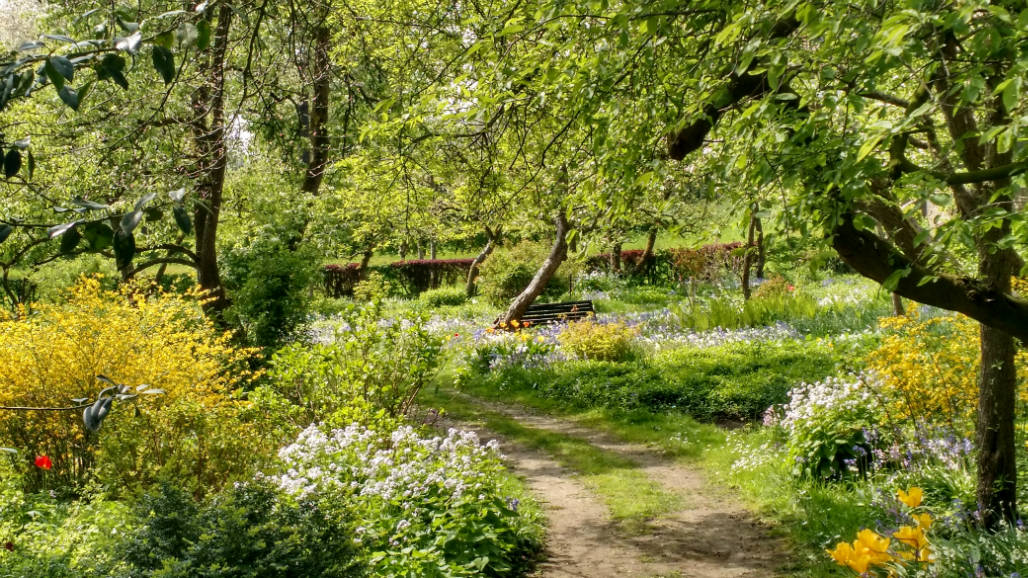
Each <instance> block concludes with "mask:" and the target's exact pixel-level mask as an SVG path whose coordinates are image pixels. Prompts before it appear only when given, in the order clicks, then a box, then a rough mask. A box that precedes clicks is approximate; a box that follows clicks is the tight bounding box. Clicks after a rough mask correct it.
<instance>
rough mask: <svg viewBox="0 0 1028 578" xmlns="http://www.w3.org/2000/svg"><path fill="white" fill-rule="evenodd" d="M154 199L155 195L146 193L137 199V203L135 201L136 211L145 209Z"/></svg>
mask: <svg viewBox="0 0 1028 578" xmlns="http://www.w3.org/2000/svg"><path fill="white" fill-rule="evenodd" d="M155 198H157V193H147V194H145V195H143V196H142V197H140V198H139V200H138V201H136V210H137V211H142V210H143V209H145V208H146V206H147V205H149V204H150V201H152V200H154V199H155Z"/></svg>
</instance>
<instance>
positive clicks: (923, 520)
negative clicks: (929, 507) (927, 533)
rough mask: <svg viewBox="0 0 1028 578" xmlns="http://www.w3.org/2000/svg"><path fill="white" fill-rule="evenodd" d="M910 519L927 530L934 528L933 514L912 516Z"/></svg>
mask: <svg viewBox="0 0 1028 578" xmlns="http://www.w3.org/2000/svg"><path fill="white" fill-rule="evenodd" d="M910 517H911V518H913V519H914V521H916V522H917V525H918V526H919V527H921V528H924V529H925V530H928V529H929V528H931V527H932V522H933V520H932V515H931V514H910Z"/></svg>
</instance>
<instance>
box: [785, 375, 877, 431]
mask: <svg viewBox="0 0 1028 578" xmlns="http://www.w3.org/2000/svg"><path fill="white" fill-rule="evenodd" d="M880 388H881V382H880V378H879V377H878V376H877V375H876V374H874V373H871V372H863V373H859V374H850V375H846V376H831V377H827V378H825V379H823V380H821V381H818V382H817V383H812V384H808V383H801V384H800V385H798V386H796V387H794V388H793V389H792V390H791V391H790V392H789V402H788V403H786V404H785V405H783V406H782V408H781V416H782V419H781V422H780V425H781V426H782V427H783V428H785V429H786V430H787V431H792V430H793V429H794V428H795V427H797V426H802V425H804V424H806V423H807V422H809V421H811V420H815V419H824V414H825V413H826V412H827V411H829V410H831V411H833V412H846V413H856V412H859V411H860V410H862V409H868V408H871V407H874V406H876V405H877V403H878V401H877V399H875V397H874V393H873V391H874V390H876V389H880Z"/></svg>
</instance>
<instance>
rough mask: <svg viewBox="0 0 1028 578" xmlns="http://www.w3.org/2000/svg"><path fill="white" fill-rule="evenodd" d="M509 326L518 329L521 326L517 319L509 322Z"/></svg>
mask: <svg viewBox="0 0 1028 578" xmlns="http://www.w3.org/2000/svg"><path fill="white" fill-rule="evenodd" d="M510 326H511V327H520V326H521V324H520V323H518V320H517V319H514V320H512V321H511V322H510Z"/></svg>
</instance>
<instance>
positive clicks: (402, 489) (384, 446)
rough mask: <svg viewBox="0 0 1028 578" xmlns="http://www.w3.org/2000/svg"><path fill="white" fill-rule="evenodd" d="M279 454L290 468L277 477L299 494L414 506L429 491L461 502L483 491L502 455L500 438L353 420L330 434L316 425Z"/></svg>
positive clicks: (285, 486)
mask: <svg viewBox="0 0 1028 578" xmlns="http://www.w3.org/2000/svg"><path fill="white" fill-rule="evenodd" d="M279 457H280V458H281V459H282V461H283V463H284V464H285V467H286V472H285V473H283V474H281V475H278V476H273V477H272V479H273V480H274V481H275V482H276V483H277V484H278V486H279V487H280V488H282V490H284V491H286V492H288V493H290V494H293V495H295V496H298V497H307V496H311V495H317V494H320V493H322V492H326V491H333V490H344V491H350V492H352V493H353V494H355V495H359V496H362V497H369V498H370V497H377V498H381V499H383V500H386V501H398V502H400V503H401V506H403V507H404V509H414V508H416V507H417V503H418V502H419V500H420V499H421V498H422V497H425V496H428V495H432V496H436V497H441V498H443V499H444V500H449V499H454V500H456V499H460V498H461V497H462V496H463V495H464V493H465V492H470V491H474V492H478V491H479V490H481V489H482V488H483V487H485V484H486V483H487V482H488V478H489V477H490V475H491V474H492V473H493V472H494V468H495V467H498V464H499V459H500V454H499V451H498V445H497V443H496V442H495V440H494V441H490V442H489V443H487V444H485V445H483V444H481V443H479V440H478V436H476V435H475V434H474V433H473V432H468V431H462V430H456V429H452V428H451V429H450V430H449V431H448V432H447V434H446V436H444V437H438V436H436V437H421V436H419V435H418V434H417V432H416V431H415V430H414V428H412V427H410V426H402V427H399V428H398V429H396V430H395V431H393V432H392V434H391V435H389V436H388V437H385V436H383V435H382V434H381V433H378V432H376V431H374V430H371V429H368V428H366V427H363V426H360V425H357V424H353V425H350V426H348V427H346V428H344V429H335V430H332V431H330V432H327V433H326V432H324V431H322V430H321V429H320V428H318V427H317V426H313V425H312V426H310V427H308V428H307V429H305V430H304V431H303V432H302V433H300V436H299V437H298V438H297V440H296V442H295V443H293V444H292V445H289V446H286V447H285V448H283V449H282V450H281V451H279Z"/></svg>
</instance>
